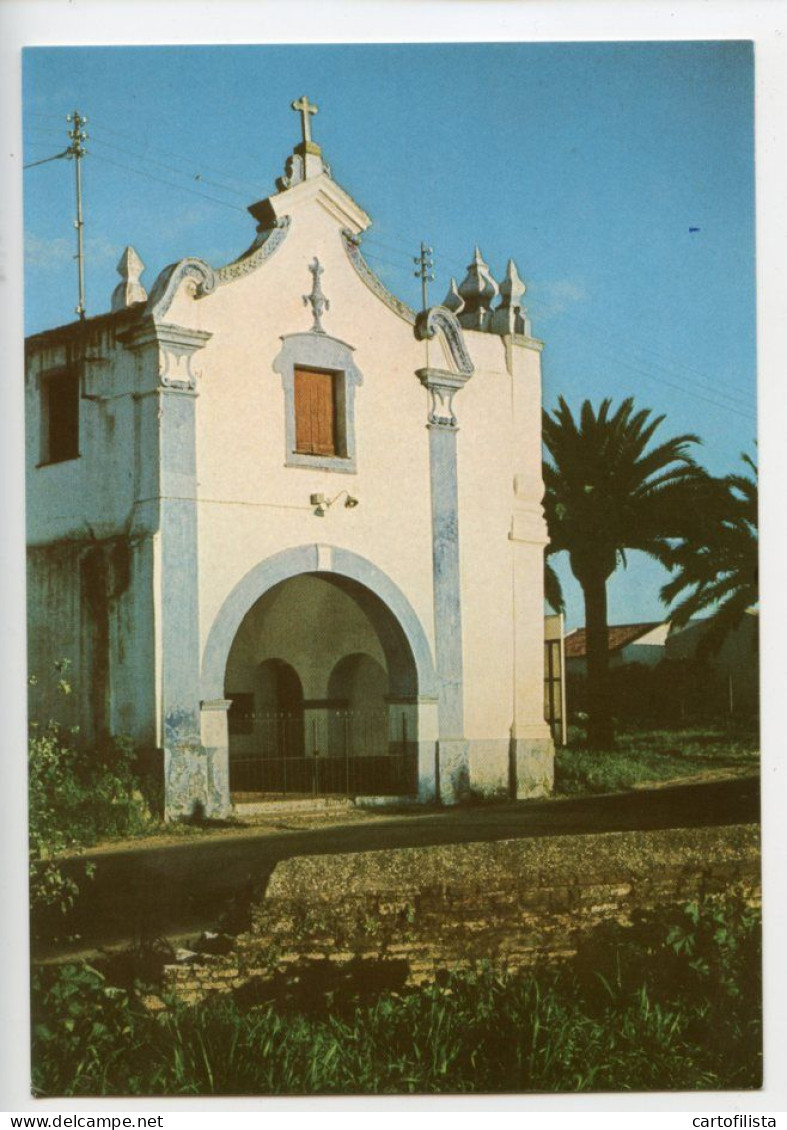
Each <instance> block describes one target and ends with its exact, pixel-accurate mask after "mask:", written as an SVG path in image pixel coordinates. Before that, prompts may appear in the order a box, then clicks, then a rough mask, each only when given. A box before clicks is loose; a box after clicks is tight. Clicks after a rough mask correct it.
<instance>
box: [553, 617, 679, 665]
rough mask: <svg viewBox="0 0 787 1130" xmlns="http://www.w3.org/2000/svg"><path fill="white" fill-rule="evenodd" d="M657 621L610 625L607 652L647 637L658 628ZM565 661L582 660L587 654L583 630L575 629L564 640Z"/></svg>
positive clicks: (584, 631)
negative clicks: (641, 637)
mask: <svg viewBox="0 0 787 1130" xmlns="http://www.w3.org/2000/svg"><path fill="white" fill-rule="evenodd" d="M659 624H660V621H659V620H649V621H648V622H647V623H646V624H610V626H609V628H608V632H609V636H608V639H609V650H610V651H619V650H620V649H621V648H623V647H626V645H627V644H630V643H634V641H635V640H638V639H639V638H640V636H644V635H647V633H648V632H650V631H652V630H653V628H658V626H659ZM565 647H566V659H584V658H585V655H586V653H587V638H586V629H585V628H575V629H574V631H573V632H569V633H568V635H567V636H566V640H565Z"/></svg>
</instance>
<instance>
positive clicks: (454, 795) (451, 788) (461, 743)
mask: <svg viewBox="0 0 787 1130" xmlns="http://www.w3.org/2000/svg"><path fill="white" fill-rule="evenodd" d="M468 755H469V750H468V744H467V742H466V741H465V740H464V738H461V739H448V740H446V739H445V738H441V739H440V741H439V742H438V743H437V757H438V779H439V783H440V802H441V804H458V803H459V802H460V801H461V800H464V799H465V798H466V797H467V796H468V795H469V793H470V764H469V756H468Z"/></svg>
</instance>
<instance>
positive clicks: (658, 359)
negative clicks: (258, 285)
mask: <svg viewBox="0 0 787 1130" xmlns="http://www.w3.org/2000/svg"><path fill="white" fill-rule="evenodd" d="M31 113H33V114H35V115H36V116H40V117H44V116H46V115H43V114H41V113H40V112H39V111H31ZM96 126H98V129H99V131H100V132H103V133H108V134H110V135H112V136H115V137H119V138H122V139H124V140H126V141H129V140H131V141H132V142H133V141H134V139H133V138H132V137H131V136H130V135H129V134H126V133H121V132H120V131H118V130H112V129H110V128H109V127H107V126H105V125H102V124H101V123H100V122H99V123H96V122H95V119H92V118H91V141H94V142H96V143H98V144H100V145H103V146H106V147H108V148H111V149H113V150H116V151H118V152H121V153H125V154H126V155H128V156H129V157H130V158H131V159H132V160H134V159H144V160H146V161H149V162H150V163H152V164H155V165H157V166H159V167H161V168H164V169H167V170H168V171H169V172H173V173H174V174H175V175H176V176H182V177H187V178H188V179H189V180H199V181H200V182H201V183H205V184H210V185H211V186H212V187H215V188H217V189H218V190H219V191H220V192H229V193H232V194H233V195H244V194H242V193H241V192H239V191H238V190H237V189H233V188H231V187H229V184H227V183H225V184H222V183H220V182H217V181H213V180H211V179H209V178H207V177H205V176H204V175H203V174H202V173H201V172H199V171H198V172H196V173H191V172H184V171H182V170H179V169H177V168H175V167H174V166H172V165H170V164H167V163H166V162H163V161H160V160H158V159H156V158H153V157H150V156H149V155H148V154H142V153H139V152H136V153H135V152H134V151H133V150H132V149H131V148H129V147H128V146H125V147H124V146H119V145H114V144H113V143H112V142H109V141H106V140H105V139H103V138H102V137H100V136H98V137H97V136H95V130H96ZM32 129H33V130H34V131H35V132H39V133H42V132H43V133H47V134H49V133H54V132H57V133H60V132H61V131H56V130H55V129H54V127H42V126H33V127H32ZM61 135H62V134H61ZM35 144H43V143H41V142H38V143H35ZM139 144H142V145H145V146H147V148H152V149H155V150H157V151H159V152H167V153H169V155H172V156H181V157H182V158H183V159H184V160H192V158H190V157H189V158H186V157H185V155H183V154H176V153H174V152H172V151H169V150H166V151H165V150H163V149H162V148H161V147H160V146H155V145H151V144H150V143H148V142H139ZM66 154H67V151H65V152H64V153H62V154H57V155H55V156H52V157H48V158H44V159H43V160H41V161H34V162H30V163H29V164H28V165H25V166H23V168H32V167H35V166H36V165H39V164H45V163H47V162H48V161H53V160H58V159H59V158H60V157H63V156H66ZM92 155H93V156H95V157H96V158H97V159H98V160H99V161H103V162H104V163H105V164H108V165H112V166H114V167H116V168H119V169H123V170H124V171H126V172H131V173H135V174H136V175H137V176H141V177H145V178H146V179H148V180H151V181H154V182H157V183H159V184H164V185H166V186H167V187H170V188H174V189H176V190H181V191H184V192H188V193H190V194H191V195H193V196H198V197H200V198H201V199H203V200H207V201H209V202H211V203H213V204H217V205H220V206H221V207H224V208H230V209H232V210H233V211H237V212H242V213H245V212H246V209H245V208H241V207H239V206H238V205H235V204H231V203H230V202H228V201H226V200H222V199H219V198H217V197H215V196H209V195H208V194H206V193H203V192H199V191H197V190H196V189H194V188H192V187H190V186H187V185H184V184H177V183H174V182H172V181H169V180H166V179H164V178H163V177H159V176H156V175H155V174H153V173H150V172H146V171H144V170H142V169H139V168H134V167H133V166H131V165H125V164H122V163H121V162H119V161H114V160H112V159H111V158H109V157H108V156H106V155H105V154H103V153H96V152H95V150H93V151H92ZM203 168H206V169H209V166H206V165H204V164H203ZM211 171H216V170H215V169H214V170H211ZM218 175H219V176H222V177H223V178H224V180H225V181H228V182H230V183H231V184H238V185H239V184H242V183H247V184H249V185H250V184H251V182H244V181H242V180H240V179H237V178H230V177H226V175H225V174H224V173H218ZM394 234H396V233H394ZM399 234H401V235H402V238H403V240H405V241H407V240H409V237H405V236H404V234H403V233H399ZM411 242H412V244H413V246H416V244H417V241H411ZM369 244H371V247H372V250H369V249H368V245H369ZM359 247H360V250H361V253H362V254H363V256H364V258H367V259H371V260H373V261H375V262H379V263H382V264H384V265H385V266H387V267H388V268H390V269H391V270H393V271H395V272H397V273H398V274H400V275H408V276H409V273H410V272H409V269H408V267H409V259H410V258H411V257H409V256H408V255H407V254H406V253H405V252H403V251H402V250H401V248H395V247H393V246H391V245H390V244H388V243H385V242H383V241H382V240H379V239H378V238H377V237H376V236H374V235H370V236H366V237H364V239H363V240H362V241H359ZM378 248H382V249H384V250H385V251H387V252H388V253H389V254H393V255H396V256H397V257H399V260H400V261H398V262H397V261H395V260H392V259H390V258H388V256H387V255H381V254H379V253H378V250H376V249H378ZM405 262H407V263H408V267H405V265H404V263H405ZM528 306H529V307H535V308H536V309H538V308H540V309H541V311H542V316H543V315H544V314H547V313H552V311H551V310H550V307H549V303H548V302H546V301H541V300H539V299H535V298H532V297H531V296H528ZM561 316H564V317H567V318H568V319H569V321H571V322H572V323H574V324H578V325H581V324H582V323H583V322H584V321H585V320H584V319H582V318H581V317H580V316H578V315H576V314H575V313H573V312H569V313H563V314H562V315H561ZM585 325H586V326H589V327H591V329H590V331H588V330H585V331H583V332H585V333H586V334H587V333H588V332H589V333H590V336H592V337H593V338H594V340H596V341H599V340H601V335H600V334H599V333H598V330H597V328H596V327H595V326H594V325H593V324H592V323H590V322H589V321H587V322H585ZM603 340H604V341H605V342H607V343H608V342H609V341H610V337H609V335H608V334H606V333H605V334H604V335H603ZM613 340H614V339H613ZM628 348H629V349H631V347H630V346H629V347H628ZM634 348H635V354H634V359H633V360H631V359H628V360H627V359H625V358H622V357H621V356H620V354H619V353H618V354H617V355H616V356H615V358H614V361H615V365H616V366H620V365H621V364H622V366H623V367H624V368H626V369H628V370H629V371H631V372H634V373H637V374H638V375H639V376H642V377H645V379H647V380H651V381H653V382H654V383H657V384H658V385H659V386H660V387H665V388H670V389H672V390H674V391H677V392H680V393H682V394H683V395H686V396H689V397H692V398H694V399H696V400H701V401H703V402H704V403H707V404H710V405H712V406H713V407H716V408H721V409H726V410H727V411H730V412H736V413H738V414H741V415H744V416H746V417H747V418H748V419H750V420H753V421H756V417H755V416H754V415H753V414H752V413H751V412H750V411H747V408H746V407H744V404H743V400H744V397H745V396H746V394H745V393H743V392H742V391H741V392H740V393H736V392H734V391H722V390H720V389H719V388H718V387H714V388H713V390H712V391H713V392H714V393H715V396H708V395H703V391H697V388H687V387H686V386H685V385H683V384H678V383H675V382H674V381H669V380H667V379H665V378H664V376H662V375H656V374H654V373H653V372H651V371H649V369H647V368H644V367H643V366H644V365H645V364H649V365H650V366H651V367H652V368H655V369H661V370H662V372H666V373H667V374H668V375H670V376H673V377H677V378H679V377H680V372H678V371H676V370H675V369H674V368H673V367H672V366H671V365H670V363H669V362H668V361H667V360H665V359H664V358H665V357H666V356H667V355H664V356H663V357H662V356H661V355H659V354H658V353H657V352H655V351H653V350H648V349H647V348H646V347H643V346H639V347H634ZM636 352H639V353H640V354H644V355H645V356H646V358H647V357H648V356H649V357H650V358H651V360H650V361H649V362H648V361H647V360H646V361H643V360H642V359H641V358H638V357H636ZM682 367H683V369H684V370H685V371H686V372H692V371H693V372H695V373H697V374H698V375H699V371H698V370H696V369H692V367H691V366H690V365H688V364H683V363H682ZM695 385H698V387H699V389H700V390H704V391H705V392H709V391H711V390H710V388H709V386H707V385H705V384H704V383H701V382H698V381H697V380H695ZM736 387H737V386H736ZM718 397H722V398H723V400H719V399H717V398H718ZM724 401H727V403H725V402H724ZM746 403H747V405H748V404H750V401H749V400H748V398H746Z"/></svg>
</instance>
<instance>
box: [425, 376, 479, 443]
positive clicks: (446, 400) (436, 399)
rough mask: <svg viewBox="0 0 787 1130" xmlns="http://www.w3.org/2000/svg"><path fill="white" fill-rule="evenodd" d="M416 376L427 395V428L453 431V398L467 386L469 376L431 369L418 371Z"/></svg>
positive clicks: (456, 424) (455, 420)
mask: <svg viewBox="0 0 787 1130" xmlns="http://www.w3.org/2000/svg"><path fill="white" fill-rule="evenodd" d="M416 376H417V377H418V379H419V381H420V382H421V384H422V385H423V386H424V388H425V389H426V390H427V391H428V393H429V412H428V415H427V420H428V423H429V426H430V427H432V428H448V429H450V430H452V431H455V430H456V429H457V427H458V421H457V419H456V415H455V413H454V397H455V396H456V394H457V392H458V391H459V389H460V388H464V386H465V385H466V384H467V382H468V380H469V379H470V378H469V376H468V375H466V374H457V373H449V372H448V371H447V370H446V369H433V368H428V369H418V370H417V372H416Z"/></svg>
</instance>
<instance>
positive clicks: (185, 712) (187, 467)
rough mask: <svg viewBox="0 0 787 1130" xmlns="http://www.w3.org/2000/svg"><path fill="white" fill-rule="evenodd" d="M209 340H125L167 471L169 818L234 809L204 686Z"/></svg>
mask: <svg viewBox="0 0 787 1130" xmlns="http://www.w3.org/2000/svg"><path fill="white" fill-rule="evenodd" d="M209 338H210V334H208V333H205V332H203V331H198V330H190V329H186V328H184V327H181V326H175V325H172V324H169V323H157V322H153V321H150V322H146V323H143V324H142V325H141V326H140V327H138V328H136V329H135V330H134V331H133V333H132V334H130V335H128V336H127V338H126V346H127V348H129V349H133V350H135V351H137V352H138V356H139V359H140V365H139V371H140V384H141V385H142V388H141V389H140V392H139V394H138V395H139V396H140V397H141V398H142V399H143V400H144V401H146V402H147V403H148V404H149V405H150V407H149V408H148V409H147V411H148V413H150V412H151V411H154V412H155V415H156V421H157V452H156V455H157V470H158V478H157V481H155V480H154V482H152V483H151V486H152V487H153V489H154V490H155V492H156V497H155V499H154V502H155V505H156V509H157V523H156V525H157V547H156V556H157V560H158V564H157V568H156V569H155V581H154V584H155V590H156V591H155V594H154V605H155V615H156V635H157V655H158V668H159V670H158V680H157V681H158V686H159V705H158V713H159V730H160V741H161V746H162V749H163V754H164V804H165V814H166V816H167V818H173V817H174V818H177V817H183V816H193V815H204V816H209V817H214V816H222V815H225V814H226V813H227V812H228V811H229V781H228V761H227V758H228V750H227V743H226V741H225V742H224V744H223V745H222V743H221V741H219V742H215V743H214V742H213V738H214V737H215V733H213V731H215V730H216V727H215V726H213V727H212V730H211V732H212V734H213V736H212V737H211V738H210V740H211V743H212V744H211V745H210V746H205V745H204V744H203V741H202V731H203V724H204V722H205V719H204V717H203V713H204V707H203V708H202V709H201V705H200V685H199V676H200V636H199V570H198V553H199V545H198V520H197V466H196V419H195V417H196V399H197V377H198V374H197V373H196V372H195V371H194V370H193V368H192V357H193V354H194V353H195V352H196V351H197V350H198V349H200V348H202V347H203V346H204V345H205V343H206V342H207V341H208V339H209ZM208 729H211V727H210V726H208ZM224 730H226V713H225V714H224Z"/></svg>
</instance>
